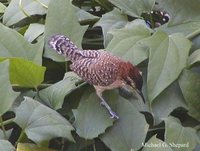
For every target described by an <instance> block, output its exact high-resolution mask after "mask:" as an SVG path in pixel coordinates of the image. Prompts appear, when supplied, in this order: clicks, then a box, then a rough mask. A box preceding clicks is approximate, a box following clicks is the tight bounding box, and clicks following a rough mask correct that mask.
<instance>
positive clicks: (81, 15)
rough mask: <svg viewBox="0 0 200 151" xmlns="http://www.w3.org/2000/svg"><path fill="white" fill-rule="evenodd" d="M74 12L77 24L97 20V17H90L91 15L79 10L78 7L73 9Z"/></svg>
mask: <svg viewBox="0 0 200 151" xmlns="http://www.w3.org/2000/svg"><path fill="white" fill-rule="evenodd" d="M75 10H76V11H77V12H76V15H77V17H78V21H79V22H83V23H84V22H85V21H92V20H97V19H99V17H98V16H95V15H92V14H90V13H88V12H86V11H85V10H83V9H80V8H78V7H75Z"/></svg>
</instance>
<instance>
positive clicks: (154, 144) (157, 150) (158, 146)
mask: <svg viewBox="0 0 200 151" xmlns="http://www.w3.org/2000/svg"><path fill="white" fill-rule="evenodd" d="M142 151H173V150H172V149H171V148H170V146H169V145H167V143H165V142H163V141H162V140H160V139H158V138H156V135H154V136H153V137H151V139H150V140H148V142H146V143H145V144H144V148H143V150H142Z"/></svg>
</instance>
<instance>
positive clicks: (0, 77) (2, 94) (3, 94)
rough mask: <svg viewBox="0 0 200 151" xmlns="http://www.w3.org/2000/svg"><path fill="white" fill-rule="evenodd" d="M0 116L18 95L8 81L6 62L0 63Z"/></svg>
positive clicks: (7, 64) (7, 63)
mask: <svg viewBox="0 0 200 151" xmlns="http://www.w3.org/2000/svg"><path fill="white" fill-rule="evenodd" d="M0 71H1V72H0V98H1V99H0V100H1V101H0V103H1V106H0V116H2V115H3V114H4V113H5V112H6V111H8V110H9V109H10V107H11V106H12V104H13V102H14V101H15V99H16V98H17V96H18V95H19V92H14V91H13V90H12V86H11V84H10V81H9V62H8V60H6V61H3V62H1V63H0Z"/></svg>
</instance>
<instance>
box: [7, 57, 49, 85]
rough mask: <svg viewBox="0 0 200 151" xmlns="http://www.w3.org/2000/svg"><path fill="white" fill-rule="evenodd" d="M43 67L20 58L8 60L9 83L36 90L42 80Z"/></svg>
mask: <svg viewBox="0 0 200 151" xmlns="http://www.w3.org/2000/svg"><path fill="white" fill-rule="evenodd" d="M45 69H46V68H45V67H43V66H39V65H37V64H34V63H33V62H31V61H27V60H25V59H21V58H10V81H11V83H12V84H16V85H19V86H23V87H34V88H36V87H37V86H38V85H39V84H41V83H42V81H43V80H44V72H45Z"/></svg>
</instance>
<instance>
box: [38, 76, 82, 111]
mask: <svg viewBox="0 0 200 151" xmlns="http://www.w3.org/2000/svg"><path fill="white" fill-rule="evenodd" d="M80 80H81V79H80V78H79V77H78V76H77V75H76V74H75V73H72V72H67V73H66V75H65V78H64V79H63V80H62V81H59V82H57V83H55V84H54V85H52V86H50V87H48V88H46V89H43V90H41V91H40V92H39V96H40V98H42V100H43V101H45V102H46V103H48V104H49V105H50V106H51V107H52V108H53V109H55V110H57V109H60V108H61V107H62V104H63V101H64V98H65V96H66V95H67V94H69V93H70V92H72V91H73V90H75V89H76V88H77V86H76V83H77V82H79V81H80Z"/></svg>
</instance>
